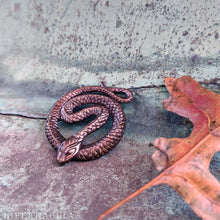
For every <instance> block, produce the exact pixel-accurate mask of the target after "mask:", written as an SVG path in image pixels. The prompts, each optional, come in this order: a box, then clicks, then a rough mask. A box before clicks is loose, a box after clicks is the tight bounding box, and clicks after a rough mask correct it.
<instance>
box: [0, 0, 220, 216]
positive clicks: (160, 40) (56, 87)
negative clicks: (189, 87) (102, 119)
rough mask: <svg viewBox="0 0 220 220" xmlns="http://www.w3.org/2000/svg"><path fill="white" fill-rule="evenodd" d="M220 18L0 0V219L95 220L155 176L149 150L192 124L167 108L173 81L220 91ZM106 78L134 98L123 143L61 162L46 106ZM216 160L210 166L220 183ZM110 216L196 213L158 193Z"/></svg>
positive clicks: (120, 4) (112, 5) (168, 7)
mask: <svg viewBox="0 0 220 220" xmlns="http://www.w3.org/2000/svg"><path fill="white" fill-rule="evenodd" d="M219 14H220V4H219V1H218V0H213V1H211V0H210V1H208V0H194V1H193V0H189V1H187V0H176V1H175V0H167V1H163V0H161V1H156V0H155V1H153V0H152V1H150V0H145V1H131V0H128V1H118V0H112V1H104V0H97V1H96V0H93V1H86V0H75V1H74V0H62V1H59V0H56V1H53V0H49V1H40V0H38V1H34V0H31V1H27V0H10V1H7V0H2V1H0V83H1V84H0V85H1V86H0V169H1V171H0V183H1V184H0V194H1V198H0V218H1V219H9V218H10V217H8V216H10V215H11V219H14V218H15V216H16V213H18V216H19V219H36V218H35V216H36V215H35V214H36V213H38V215H40V214H42V215H41V218H42V219H43V218H44V216H46V215H47V216H46V218H47V219H56V218H57V219H58V217H59V216H58V217H57V216H56V217H53V214H54V215H56V214H59V213H61V215H63V217H62V218H59V219H70V217H71V216H73V217H74V219H96V218H97V217H98V216H99V215H100V214H101V213H102V212H103V211H105V210H106V209H107V208H109V207H111V206H112V205H114V204H115V203H116V202H118V201H120V200H121V199H123V198H124V197H126V196H127V195H128V194H130V193H131V192H133V191H135V190H137V189H138V188H139V187H141V186H142V185H144V184H145V183H147V182H148V181H150V180H151V179H153V178H154V177H156V176H157V175H158V172H157V171H156V168H155V166H154V164H153V162H152V160H151V155H152V153H153V152H154V148H153V147H152V146H151V145H149V143H151V142H152V141H153V140H154V139H155V138H156V137H158V136H163V137H167V138H170V137H186V136H187V135H189V134H190V132H191V129H192V124H191V123H190V122H189V121H188V120H187V119H184V118H181V117H178V116H176V115H174V114H172V113H169V112H166V111H165V110H164V109H163V108H162V105H161V101H162V100H163V99H165V98H167V97H168V93H167V91H166V89H165V88H164V86H163V85H164V83H163V79H164V77H167V76H172V77H180V76H182V75H190V76H192V77H193V78H195V79H196V80H198V81H199V82H200V83H202V84H203V85H204V86H205V87H207V88H209V89H211V90H213V91H215V92H217V93H220V62H219V61H220V37H219V34H220V16H219ZM101 81H104V82H105V84H106V85H107V86H112V87H114V86H117V87H125V88H130V89H131V90H132V91H133V93H134V101H133V102H132V103H130V104H126V105H123V108H124V109H125V113H126V116H127V129H126V133H125V136H124V138H123V140H122V141H121V142H120V144H119V145H118V147H116V148H115V149H114V150H113V152H111V153H109V154H108V155H106V156H105V157H104V158H100V159H99V160H96V161H91V162H88V163H82V162H72V163H69V164H67V165H65V166H63V167H60V166H59V165H58V164H57V162H56V152H55V151H54V149H53V148H52V147H51V146H50V145H49V143H48V141H47V139H46V137H45V134H44V127H45V118H46V116H47V114H48V112H49V109H50V108H51V107H52V105H53V104H54V103H55V102H56V100H57V99H58V98H59V97H60V96H62V95H64V94H65V93H67V92H69V91H71V90H72V89H74V88H78V87H81V86H89V85H99V84H100V82H101ZM21 116H25V117H26V119H24V118H22V117H21ZM33 118H34V119H33ZM83 125H84V124H81V126H83ZM61 128H62V131H63V132H64V133H65V132H66V134H67V133H72V132H73V131H74V127H73V126H72V127H67V126H66V125H62V126H61ZM107 128H108V126H107V127H106V128H103V130H101V131H100V133H102V132H106V131H107ZM72 129H73V130H72ZM219 161H220V160H219V157H215V158H214V159H213V161H212V164H211V167H212V170H213V171H212V172H213V173H214V174H215V176H216V178H218V179H219V178H220V177H219V173H220V172H219ZM22 213H24V216H25V213H26V217H22ZM28 213H29V214H31V213H32V214H33V216H32V217H30V215H28ZM39 218H40V217H39ZM108 219H151V220H153V219H182V220H185V219H198V218H197V216H196V215H195V214H194V213H193V212H192V210H191V209H190V208H189V206H188V205H186V203H185V202H184V201H183V200H182V199H181V198H180V197H179V195H177V194H176V193H175V191H174V190H172V189H171V188H169V187H168V186H158V187H153V188H152V189H150V190H148V191H146V192H144V193H143V194H142V195H140V196H139V197H138V198H136V199H134V200H133V201H132V202H130V203H128V204H126V205H125V206H123V207H122V208H120V209H119V210H118V211H116V212H115V213H114V214H113V215H112V217H109V218H108Z"/></svg>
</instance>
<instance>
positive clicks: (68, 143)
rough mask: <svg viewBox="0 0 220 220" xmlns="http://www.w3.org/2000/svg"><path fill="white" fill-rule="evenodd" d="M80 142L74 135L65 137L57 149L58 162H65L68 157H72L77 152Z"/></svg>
mask: <svg viewBox="0 0 220 220" xmlns="http://www.w3.org/2000/svg"><path fill="white" fill-rule="evenodd" d="M81 144H82V143H81V142H80V141H79V140H78V138H76V137H75V136H72V137H70V138H67V139H66V140H65V141H64V142H63V143H62V144H61V145H60V146H59V147H58V150H57V161H58V163H60V164H63V163H66V162H67V161H69V160H70V159H72V158H74V157H75V156H76V154H77V153H78V152H79V149H80V147H81Z"/></svg>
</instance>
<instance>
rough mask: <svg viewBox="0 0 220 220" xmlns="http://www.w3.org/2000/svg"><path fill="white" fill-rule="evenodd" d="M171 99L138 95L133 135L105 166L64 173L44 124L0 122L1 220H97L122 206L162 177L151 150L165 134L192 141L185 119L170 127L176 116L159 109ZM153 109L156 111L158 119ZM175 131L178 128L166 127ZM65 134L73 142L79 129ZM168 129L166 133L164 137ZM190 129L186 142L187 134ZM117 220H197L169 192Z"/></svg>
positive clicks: (65, 129) (80, 166) (86, 165)
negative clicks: (25, 219)
mask: <svg viewBox="0 0 220 220" xmlns="http://www.w3.org/2000/svg"><path fill="white" fill-rule="evenodd" d="M157 93H158V94H159V96H155V94H157ZM166 95H167V93H166V92H165V89H155V91H154V92H152V90H151V89H143V90H139V91H136V92H135V96H136V99H135V100H134V102H132V103H130V104H129V105H128V104H127V105H125V106H124V110H125V114H126V116H127V130H126V132H125V135H124V138H123V139H122V140H121V142H120V143H119V144H118V146H117V147H116V148H115V149H114V150H113V151H112V152H110V153H109V154H108V155H106V156H105V157H102V158H100V159H98V160H95V161H90V162H79V161H77V162H71V163H68V164H66V165H65V166H59V165H58V164H57V161H56V152H55V150H54V149H53V148H52V147H51V146H50V144H49V143H48V141H47V139H46V137H45V134H44V127H45V123H46V122H45V120H33V119H24V118H21V117H14V116H1V126H0V134H1V139H0V140H1V146H2V147H1V148H0V150H1V153H0V155H1V164H0V167H1V190H0V193H1V199H0V204H1V214H2V216H3V217H2V218H3V219H4V216H5V215H6V217H7V215H10V214H11V215H13V214H14V215H16V213H18V214H19V215H22V213H24V215H28V214H29V215H30V214H32V215H34V214H35V213H36V214H38V215H46V214H47V215H48V216H49V217H50V216H53V215H67V217H65V218H63V219H68V217H69V216H74V219H95V218H97V217H98V215H99V214H100V213H101V212H103V211H104V210H106V209H107V208H108V207H110V206H111V205H113V204H114V203H115V202H117V201H119V200H120V199H121V198H123V197H125V196H126V195H128V194H129V193H131V192H133V191H134V190H136V189H137V188H138V187H140V186H142V185H143V184H145V183H146V182H148V181H149V180H151V179H152V178H154V177H155V176H157V175H158V172H157V171H156V169H155V167H154V165H153V162H152V160H151V155H152V153H153V151H154V148H153V147H152V146H149V145H148V144H149V143H150V142H152V141H153V140H154V138H155V137H156V136H157V135H158V134H159V135H162V136H187V135H188V134H189V133H190V130H191V127H190V126H189V127H188V128H187V126H184V121H185V120H184V119H182V118H180V117H178V116H176V120H174V121H170V119H171V117H170V113H169V112H164V111H163V110H162V106H160V105H159V103H160V101H161V100H162V99H164V97H165V96H166ZM154 105H155V106H157V107H155V108H154V111H152V106H154ZM144 106H145V109H144ZM136 109H139V114H136V113H135V112H136ZM134 115H136V117H134ZM149 116H150V117H149ZM173 118H175V116H174V117H172V120H173ZM165 121H166V123H165ZM171 123H172V128H169V127H167V125H168V124H169V125H171ZM60 126H61V132H62V133H63V134H65V135H70V134H72V133H73V132H74V129H73V127H74V128H75V129H76V126H75V125H74V126H73V125H70V126H67V125H65V124H63V123H62V124H61V125H60ZM80 126H81V127H83V126H84V124H83V123H82V124H81V125H80ZM163 126H166V129H161V127H163ZM108 128H109V125H107V126H105V127H104V128H103V129H102V130H101V131H100V132H98V134H94V135H93V136H94V137H97V136H100V135H103V133H105V132H107V129H108ZM183 128H185V129H184V131H185V133H184V134H183V133H182V132H181V130H182V129H183ZM77 129H78V128H77ZM171 133H172V135H171ZM94 137H93V138H94ZM93 138H92V137H90V139H89V140H87V141H90V140H91V139H93ZM160 204H161V205H160ZM162 204H164V205H162ZM165 204H166V205H165ZM177 207H178V208H177ZM131 213H132V215H131ZM114 216H118V218H119V219H120V218H126V219H132V218H133V219H144V218H149V219H158V218H162V217H167V218H169V216H172V217H174V218H176V217H178V218H180V219H188V218H192V217H193V218H196V216H195V214H194V213H193V212H192V211H191V210H190V208H189V207H188V206H187V205H186V204H185V203H184V202H183V201H182V200H181V198H180V197H179V196H178V195H177V194H176V193H175V192H174V191H172V190H171V189H169V188H168V187H166V186H159V187H155V188H153V189H151V190H149V191H147V192H145V193H143V195H141V196H140V197H139V198H138V199H135V200H134V201H132V202H131V203H129V204H127V205H125V206H124V207H123V208H122V209H120V210H118V211H117V212H115V213H114ZM131 216H132V217H131ZM175 216H176V217H175ZM50 219H53V218H52V217H51V218H50ZM57 219H58V218H57Z"/></svg>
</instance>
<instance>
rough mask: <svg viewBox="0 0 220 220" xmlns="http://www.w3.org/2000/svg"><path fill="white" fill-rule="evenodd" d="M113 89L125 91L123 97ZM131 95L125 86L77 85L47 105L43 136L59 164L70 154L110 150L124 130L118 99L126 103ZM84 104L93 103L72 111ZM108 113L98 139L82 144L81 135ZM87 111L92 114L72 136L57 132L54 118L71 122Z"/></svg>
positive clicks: (93, 155)
mask: <svg viewBox="0 0 220 220" xmlns="http://www.w3.org/2000/svg"><path fill="white" fill-rule="evenodd" d="M97 93H98V94H97ZM116 93H125V94H126V98H121V97H119V96H117V95H116ZM106 95H107V96H106ZM132 99H133V94H132V93H131V92H130V91H129V90H127V89H123V88H109V87H104V85H103V84H101V86H90V87H83V88H79V89H76V90H73V91H71V92H69V93H67V94H66V95H64V96H63V97H61V98H60V99H59V100H58V101H57V102H56V103H55V105H54V106H53V108H52V109H51V111H50V113H49V115H48V118H47V124H46V136H47V138H48V140H49V142H50V144H51V145H52V146H53V147H54V148H55V149H57V161H58V162H59V163H62V164H63V163H65V162H67V161H69V160H71V159H73V158H74V159H78V160H94V159H97V158H99V157H101V156H103V155H105V154H107V153H108V152H109V151H110V150H112V149H113V148H114V147H115V146H116V145H117V144H118V143H119V141H120V140H121V138H122V136H123V134H124V131H125V122H126V119H125V114H124V112H123V109H122V107H121V105H120V104H119V103H118V102H124V103H128V102H130V101H131V100H132ZM87 104H94V105H93V106H88V107H86V108H84V109H82V110H79V111H78V112H74V109H76V107H78V106H81V105H87ZM110 114H112V118H113V122H112V127H111V129H110V131H109V132H108V133H107V134H106V135H105V136H104V137H103V138H101V139H100V140H98V141H96V142H94V143H92V144H89V145H84V144H83V143H82V142H83V139H84V138H85V137H86V136H87V135H89V134H90V133H92V132H94V131H96V130H97V129H99V128H100V127H101V126H102V125H104V124H105V123H106V122H107V120H108V118H109V115H110ZM91 115H95V116H96V118H95V119H94V120H93V121H92V122H90V123H89V124H88V125H86V126H85V128H83V129H82V130H81V131H79V132H78V133H76V134H74V135H73V136H71V137H69V138H64V137H63V135H62V134H61V133H60V132H59V129H58V120H62V121H64V122H67V123H74V122H79V121H81V120H83V119H85V118H87V117H89V116H91Z"/></svg>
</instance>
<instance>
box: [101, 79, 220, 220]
mask: <svg viewBox="0 0 220 220" xmlns="http://www.w3.org/2000/svg"><path fill="white" fill-rule="evenodd" d="M165 85H166V87H167V89H168V91H169V93H170V97H169V98H168V99H167V100H164V102H163V105H164V108H165V109H166V110H168V111H172V112H174V113H176V114H178V115H181V116H183V117H186V118H189V120H190V121H192V123H193V125H194V127H193V131H192V133H191V135H190V136H189V137H187V138H172V139H165V138H157V139H156V140H155V141H154V146H155V147H156V148H157V149H158V150H156V151H155V152H154V154H153V156H152V158H153V160H154V163H155V164H156V167H157V169H158V170H164V171H163V172H162V173H161V174H160V175H159V176H157V177H156V178H155V179H153V180H152V181H151V182H149V183H148V184H146V185H145V186H143V187H142V188H140V189H139V190H137V191H136V192H134V193H133V194H131V195H130V196H129V197H127V198H126V199H124V200H122V201H121V202H119V203H118V204H116V205H115V206H113V207H112V208H111V209H109V210H107V211H106V212H105V213H104V214H103V215H101V216H100V217H99V219H103V218H104V217H105V216H106V215H108V214H109V213H110V212H112V211H113V210H115V209H116V208H118V207H119V206H121V205H122V204H124V203H125V202H127V201H128V200H130V199H132V198H134V197H135V196H137V195H138V194H140V193H141V192H142V191H144V190H146V189H148V188H149V187H151V186H155V185H158V184H164V183H165V184H168V185H170V186H171V187H173V188H174V189H175V190H176V191H177V192H178V193H179V194H180V195H181V196H182V198H183V199H184V200H185V201H186V202H187V203H188V204H189V205H190V206H191V208H192V209H193V210H194V212H195V213H196V214H197V215H198V216H200V217H202V218H203V219H220V184H219V182H218V181H217V180H216V178H215V177H214V176H213V175H212V174H211V173H210V171H209V164H210V160H211V159H212V157H213V155H214V154H215V153H216V152H218V151H220V95H218V94H216V93H214V92H211V91H209V90H207V89H205V88H203V87H202V86H201V85H199V83H197V82H196V81H195V80H193V79H192V78H191V77H189V76H183V77H181V78H179V79H174V78H166V79H165Z"/></svg>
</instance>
